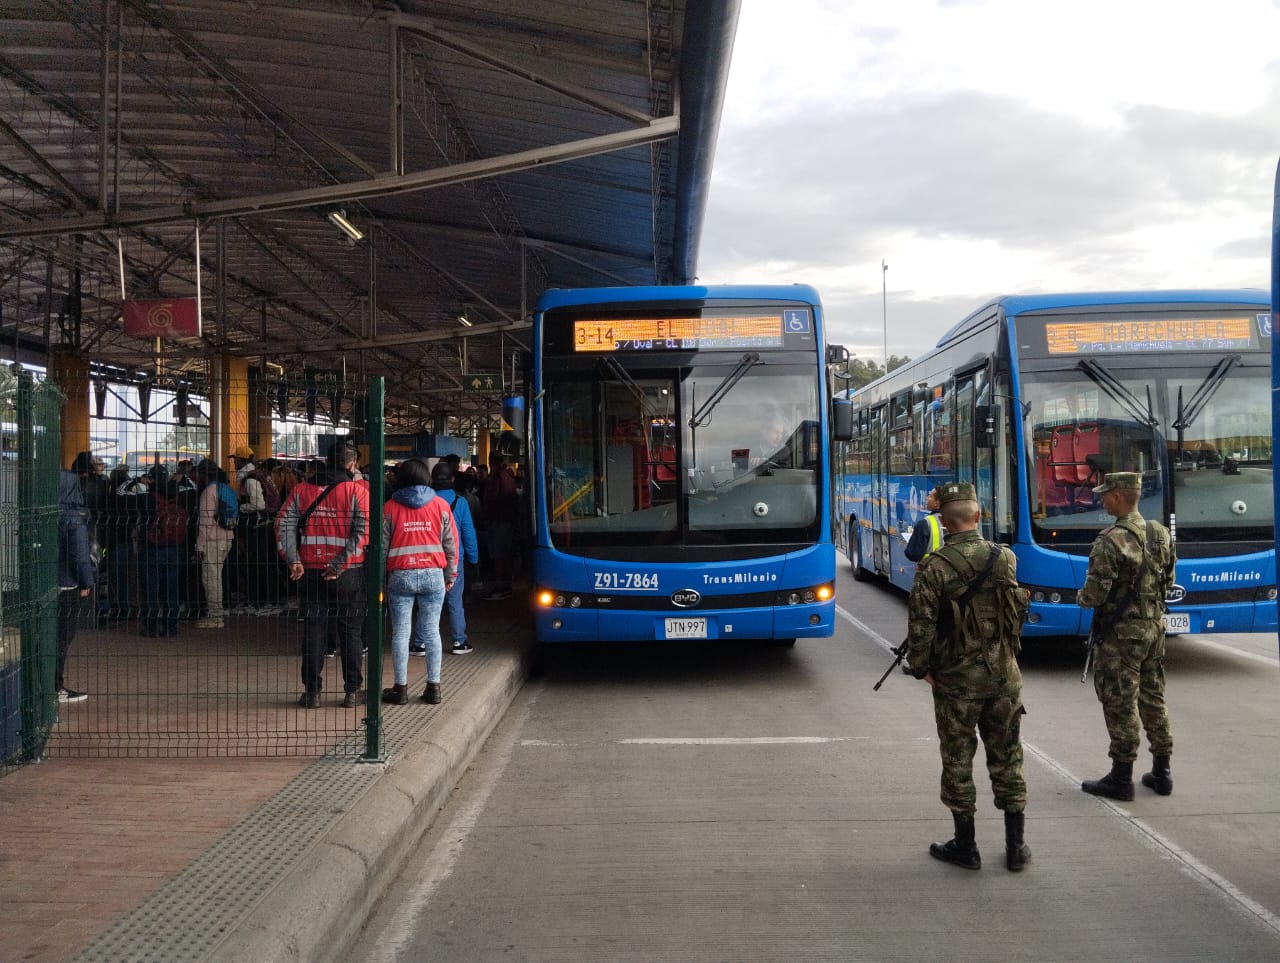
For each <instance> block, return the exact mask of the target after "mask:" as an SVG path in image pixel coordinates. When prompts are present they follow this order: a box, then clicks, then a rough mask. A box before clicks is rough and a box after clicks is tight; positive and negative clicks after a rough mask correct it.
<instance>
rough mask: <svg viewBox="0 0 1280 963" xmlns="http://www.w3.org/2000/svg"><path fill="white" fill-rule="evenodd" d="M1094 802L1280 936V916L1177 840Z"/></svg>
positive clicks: (1054, 766) (1068, 778)
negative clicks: (1192, 853)
mask: <svg viewBox="0 0 1280 963" xmlns="http://www.w3.org/2000/svg"><path fill="white" fill-rule="evenodd" d="M1022 748H1023V749H1024V750H1026V751H1027V752H1028V753H1030V754H1031V755H1033V756H1035V757H1036V758H1037V759H1039V760H1040V762H1041V763H1043V764H1044V765H1045V767H1046V768H1048V769H1049V770H1051V771H1052V772H1054V773H1056V774H1057V775H1058V776H1059V777H1060V778H1061V779H1062V780H1063V782H1067V783H1070V784H1071V785H1073V786H1079V785H1080V779H1079V777H1077V776H1076V775H1075V774H1074V773H1072V772H1071V771H1070V770H1069V769H1067V768H1066V767H1065V766H1063V765H1062V763H1060V762H1058V761H1057V760H1056V759H1054V758H1053V757H1052V756H1050V755H1049V754H1048V753H1046V752H1043V751H1042V750H1040V749H1038V748H1036V747H1035V746H1033V745H1031V743H1029V742H1026V741H1025V740H1024V741H1023V743H1022ZM1091 798H1092V800H1094V801H1096V802H1098V803H1099V804H1101V805H1103V806H1105V807H1106V808H1107V809H1109V810H1110V811H1111V813H1112V815H1114V816H1118V817H1120V818H1121V819H1123V820H1124V821H1125V822H1126V823H1128V825H1129V826H1130V828H1131V829H1133V830H1134V832H1135V833H1136V834H1137V836H1138V838H1139V839H1141V840H1142V841H1143V842H1144V843H1145V844H1146V845H1147V847H1148V848H1149V849H1151V850H1152V851H1154V852H1155V853H1157V854H1159V855H1161V856H1172V857H1173V858H1174V859H1175V860H1176V861H1177V862H1178V863H1179V864H1181V867H1182V871H1183V872H1184V873H1186V874H1187V875H1188V876H1190V877H1191V878H1192V879H1194V880H1196V881H1197V882H1199V883H1201V884H1202V885H1204V886H1207V887H1209V888H1211V889H1214V890H1217V891H1218V892H1219V893H1220V894H1221V895H1222V896H1223V897H1224V898H1225V899H1229V900H1231V901H1232V902H1234V903H1235V904H1236V908H1237V909H1243V910H1245V911H1247V912H1248V913H1249V914H1250V915H1252V916H1255V917H1257V918H1258V919H1259V920H1260V921H1261V922H1262V923H1263V924H1265V925H1266V926H1269V927H1270V928H1271V929H1273V930H1275V931H1276V932H1277V933H1280V916H1277V915H1276V914H1275V913H1272V912H1271V911H1270V910H1268V909H1267V908H1266V907H1265V906H1263V905H1262V904H1261V903H1259V902H1257V901H1256V900H1254V899H1251V898H1250V897H1249V896H1247V895H1246V894H1245V893H1243V892H1242V891H1241V890H1240V889H1239V887H1237V886H1236V885H1235V884H1234V883H1232V882H1231V881H1230V880H1228V879H1224V878H1223V877H1222V876H1219V875H1218V874H1217V873H1215V872H1214V871H1213V870H1211V869H1210V868H1209V867H1208V866H1206V865H1205V864H1204V863H1202V862H1200V860H1198V859H1196V858H1195V857H1194V856H1192V855H1191V853H1189V852H1187V850H1185V849H1183V848H1182V847H1181V846H1179V845H1178V844H1177V843H1175V842H1174V841H1173V840H1171V839H1169V838H1168V837H1166V836H1163V835H1161V834H1160V833H1158V832H1156V831H1155V830H1154V829H1152V828H1151V827H1150V826H1148V825H1147V824H1146V823H1144V822H1143V821H1142V820H1141V819H1138V818H1136V817H1135V816H1133V815H1132V814H1131V813H1130V812H1129V811H1128V810H1127V809H1125V808H1124V807H1123V806H1120V805H1117V804H1116V803H1115V802H1112V801H1111V800H1110V799H1104V798H1103V797H1101V796H1093V797H1091Z"/></svg>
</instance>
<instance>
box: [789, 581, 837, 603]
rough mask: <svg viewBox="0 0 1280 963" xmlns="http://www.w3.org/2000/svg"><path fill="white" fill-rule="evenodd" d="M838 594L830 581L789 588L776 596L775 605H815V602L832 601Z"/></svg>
mask: <svg viewBox="0 0 1280 963" xmlns="http://www.w3.org/2000/svg"><path fill="white" fill-rule="evenodd" d="M835 595H836V587H835V586H834V585H832V584H831V583H830V582H824V583H822V584H821V585H813V586H810V587H809V588H796V589H787V590H786V591H784V592H779V593H778V594H777V595H775V596H774V600H773V604H774V605H813V604H814V603H815V602H830V601H831V600H832V599H833V598H835Z"/></svg>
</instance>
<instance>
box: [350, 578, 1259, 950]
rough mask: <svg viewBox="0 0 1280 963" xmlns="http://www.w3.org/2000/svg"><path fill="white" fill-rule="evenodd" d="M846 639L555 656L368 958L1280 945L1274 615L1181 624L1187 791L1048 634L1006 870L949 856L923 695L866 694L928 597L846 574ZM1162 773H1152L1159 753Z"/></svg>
mask: <svg viewBox="0 0 1280 963" xmlns="http://www.w3.org/2000/svg"><path fill="white" fill-rule="evenodd" d="M838 602H839V607H840V612H841V617H840V619H839V620H838V625H837V630H836V636H835V638H833V639H830V640H820V641H804V640H802V641H801V642H799V643H798V644H797V646H796V648H795V649H794V650H779V649H773V648H767V647H763V646H754V645H753V646H748V647H743V646H741V644H739V645H736V646H729V645H716V644H712V645H708V644H703V643H699V644H685V645H667V644H662V645H643V646H642V645H637V646H620V647H617V646H615V647H610V646H581V647H566V648H553V649H550V650H549V651H548V652H547V653H546V656H545V659H544V660H543V664H542V666H541V668H540V669H539V671H538V672H537V673H536V674H535V675H534V677H533V678H532V679H531V680H530V682H529V683H528V684H527V685H526V686H525V688H524V690H523V691H522V693H521V694H520V695H519V696H518V697H517V699H516V701H515V703H514V704H513V706H512V707H511V709H510V710H509V711H508V713H507V715H506V717H505V718H504V720H503V721H502V723H501V724H500V725H499V727H498V729H497V730H496V731H495V733H494V735H493V736H492V737H491V738H490V740H489V742H488V744H487V745H486V746H485V749H484V750H483V752H482V753H481V754H480V756H479V757H478V759H477V762H476V764H475V765H474V766H473V767H472V769H471V771H470V772H469V773H468V775H467V777H466V778H465V779H464V780H463V782H462V783H461V785H460V786H459V787H458V789H457V790H456V792H455V793H454V797H453V799H452V801H451V802H450V803H449V805H448V806H447V807H446V808H445V810H444V811H443V812H442V813H441V814H440V817H439V818H438V819H437V820H436V821H435V824H434V826H433V828H432V830H431V831H430V832H429V834H428V835H427V836H426V837H425V838H424V839H423V840H422V843H421V845H420V846H419V847H417V849H416V850H415V851H414V852H412V853H411V854H408V856H407V859H406V863H405V869H404V872H403V874H402V875H401V877H400V879H399V880H398V882H397V883H396V884H395V885H394V886H393V887H392V888H391V890H390V891H389V892H388V893H387V895H386V897H385V899H384V900H383V903H382V905H381V908H380V910H379V911H378V912H377V913H376V914H375V916H374V917H373V918H372V919H371V920H370V921H369V924H368V926H367V927H366V930H365V933H364V935H363V936H362V938H361V940H360V942H359V943H358V945H357V947H356V949H355V952H354V953H353V954H352V955H351V959H352V960H355V961H363V963H372V961H385V960H425V959H430V960H432V961H439V960H458V961H463V960H466V961H473V960H538V961H543V960H564V961H605V960H608V961H613V960H635V961H658V960H679V961H700V960H716V961H720V960H723V961H746V960H769V961H779V960H924V959H929V960H976V959H982V960H1079V959H1113V960H1160V961H1173V960H1197V961H1200V960H1268V961H1270V960H1275V959H1278V958H1280V872H1277V865H1278V864H1280V751H1278V742H1280V739H1278V737H1277V727H1278V720H1277V708H1278V701H1280V700H1278V698H1277V696H1278V692H1280V688H1278V686H1277V683H1278V682H1280V665H1278V663H1277V640H1276V639H1275V638H1274V637H1272V636H1204V637H1179V638H1174V639H1171V643H1170V647H1169V656H1168V659H1167V672H1168V677H1169V693H1168V696H1169V703H1170V709H1171V716H1172V721H1173V727H1174V740H1175V753H1174V759H1173V777H1174V793H1173V795H1172V796H1170V797H1159V796H1156V795H1154V794H1153V793H1151V792H1149V791H1146V790H1144V789H1143V788H1142V787H1139V788H1138V796H1137V798H1136V799H1135V800H1134V801H1133V802H1132V803H1124V804H1116V803H1111V802H1109V801H1104V800H1099V799H1096V798H1094V797H1092V796H1087V795H1085V794H1084V793H1082V792H1080V791H1079V788H1078V787H1079V782H1080V780H1081V779H1082V778H1090V777H1094V776H1097V775H1099V774H1101V773H1102V772H1104V771H1105V770H1106V769H1107V767H1108V760H1107V757H1106V734H1105V730H1104V728H1103V724H1102V717H1101V711H1100V709H1099V707H1098V705H1097V702H1096V700H1095V698H1094V695H1093V691H1092V686H1089V685H1081V684H1080V672H1081V668H1082V663H1083V652H1082V650H1081V649H1080V647H1079V646H1078V644H1076V643H1074V642H1073V643H1069V644H1068V643H1059V644H1041V643H1036V642H1035V641H1029V642H1028V644H1027V646H1026V650H1025V652H1024V659H1023V671H1024V677H1025V689H1024V702H1025V704H1026V706H1027V709H1028V716H1027V719H1026V722H1025V726H1024V730H1023V735H1024V741H1025V746H1026V750H1027V764H1026V773H1027V780H1028V785H1029V790H1030V795H1031V802H1030V806H1029V809H1028V814H1027V842H1028V843H1029V844H1030V846H1031V848H1032V851H1033V854H1034V855H1033V860H1032V863H1031V865H1030V866H1029V867H1028V868H1027V870H1026V871H1025V872H1023V873H1020V874H1014V873H1009V872H1008V871H1006V870H1005V868H1004V862H1003V829H1002V822H1001V818H1000V814H999V813H998V812H996V811H995V809H994V808H993V807H992V806H991V803H990V794H989V792H988V791H987V786H986V783H985V771H984V770H983V768H982V752H981V750H979V753H978V759H977V760H976V762H977V767H976V768H977V770H978V772H977V776H978V780H979V783H978V784H979V812H978V820H979V821H978V842H979V846H980V848H981V850H982V852H983V855H984V866H983V869H982V871H981V872H978V873H974V872H968V871H965V870H962V869H958V868H955V867H951V866H947V865H944V864H942V863H939V862H937V861H935V860H932V859H930V858H929V856H928V854H927V849H928V844H929V842H930V841H932V840H941V839H946V838H947V837H948V836H949V835H950V831H951V822H950V819H949V815H948V813H947V812H946V811H945V810H944V809H943V807H942V805H941V803H940V802H939V801H938V775H939V770H940V767H939V762H938V756H937V740H936V736H935V733H934V727H933V718H932V712H931V706H930V700H929V697H928V692H927V689H926V688H925V686H924V684H923V683H919V682H916V681H915V680H913V679H910V678H908V677H906V676H903V675H897V674H895V675H892V676H890V678H889V680H888V681H887V682H886V683H885V685H884V688H883V689H882V690H881V691H880V692H879V693H876V694H873V693H872V691H871V687H872V685H873V683H874V682H875V680H876V679H877V678H879V676H880V674H881V672H882V671H883V670H884V668H885V667H886V666H887V665H888V663H889V661H890V655H889V653H888V651H887V647H888V645H889V644H890V643H895V644H896V642H897V641H898V640H899V639H900V638H901V637H902V634H903V626H904V621H905V606H904V597H903V596H902V595H900V594H898V593H897V592H895V591H893V590H890V589H887V588H884V587H882V586H878V585H875V584H870V585H863V584H857V583H855V582H854V581H853V580H852V578H851V577H849V575H848V570H847V568H842V571H841V575H840V585H839V593H838ZM1143 753H1144V755H1143V758H1142V760H1140V766H1142V767H1145V763H1146V761H1147V757H1146V755H1145V753H1146V749H1145V745H1144V748H1143Z"/></svg>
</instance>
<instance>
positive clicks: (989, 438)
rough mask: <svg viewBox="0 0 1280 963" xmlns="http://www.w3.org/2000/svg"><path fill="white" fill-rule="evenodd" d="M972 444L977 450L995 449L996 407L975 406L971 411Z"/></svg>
mask: <svg viewBox="0 0 1280 963" xmlns="http://www.w3.org/2000/svg"><path fill="white" fill-rule="evenodd" d="M973 443H974V445H976V446H977V447H978V448H995V447H996V406H995V405H975V406H974V409H973Z"/></svg>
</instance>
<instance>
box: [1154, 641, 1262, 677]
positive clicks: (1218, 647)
mask: <svg viewBox="0 0 1280 963" xmlns="http://www.w3.org/2000/svg"><path fill="white" fill-rule="evenodd" d="M1174 638H1176V639H1177V644H1178V645H1182V644H1184V643H1186V642H1190V643H1191V644H1192V645H1198V646H1201V647H1202V648H1205V649H1213V650H1214V651H1215V652H1225V653H1226V654H1227V655H1234V656H1238V657H1239V658H1241V659H1249V660H1250V661H1252V662H1261V663H1262V664H1263V665H1265V666H1269V667H1271V668H1272V669H1276V668H1280V658H1275V659H1273V658H1271V657H1270V656H1265V655H1259V654H1258V653H1257V652H1246V651H1244V650H1243V649H1237V648H1236V647H1235V646H1232V645H1224V644H1223V643H1221V642H1214V641H1212V640H1210V639H1206V638H1205V637H1204V636H1202V635H1179V636H1175V637H1174ZM1168 647H1169V640H1166V641H1165V648H1166V649H1168Z"/></svg>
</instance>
